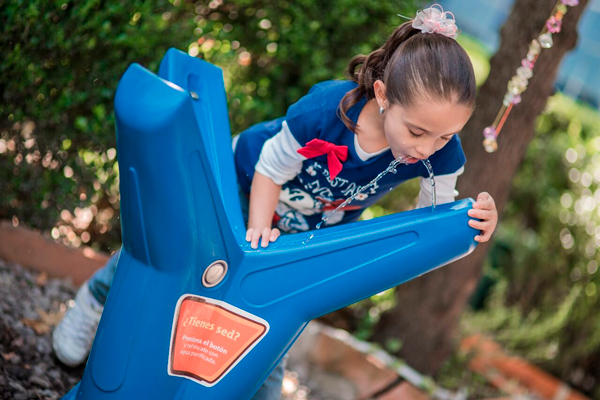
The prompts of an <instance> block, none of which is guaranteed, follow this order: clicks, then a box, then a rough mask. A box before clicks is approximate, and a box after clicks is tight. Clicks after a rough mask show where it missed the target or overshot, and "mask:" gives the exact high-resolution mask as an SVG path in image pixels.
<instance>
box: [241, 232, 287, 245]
mask: <svg viewBox="0 0 600 400" xmlns="http://www.w3.org/2000/svg"><path fill="white" fill-rule="evenodd" d="M279 235H281V233H280V232H279V229H277V228H273V229H271V228H262V229H261V228H248V230H247V231H246V241H247V242H252V243H250V247H252V248H253V249H257V248H258V241H259V240H260V238H261V237H262V242H261V246H262V247H267V246H268V245H269V242H274V241H276V240H277V238H278V237H279Z"/></svg>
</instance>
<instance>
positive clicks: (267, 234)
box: [261, 228, 271, 247]
mask: <svg viewBox="0 0 600 400" xmlns="http://www.w3.org/2000/svg"><path fill="white" fill-rule="evenodd" d="M270 236H271V228H265V229H263V231H262V242H261V246H262V247H267V246H268V245H269V237H270Z"/></svg>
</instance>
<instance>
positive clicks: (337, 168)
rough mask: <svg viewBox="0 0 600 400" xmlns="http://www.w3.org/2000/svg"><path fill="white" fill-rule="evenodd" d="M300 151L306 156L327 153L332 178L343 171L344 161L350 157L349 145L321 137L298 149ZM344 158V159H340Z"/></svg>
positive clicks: (310, 156)
mask: <svg viewBox="0 0 600 400" xmlns="http://www.w3.org/2000/svg"><path fill="white" fill-rule="evenodd" d="M298 153H300V154H302V155H303V156H304V157H306V158H313V157H317V156H320V155H323V154H327V167H328V168H329V175H330V176H331V179H335V177H336V176H338V174H339V173H340V172H341V171H342V162H343V161H346V159H347V158H348V146H337V145H335V144H333V143H329V142H326V141H325V140H321V139H313V140H311V141H310V142H308V143H306V146H304V147H301V148H299V149H298ZM340 160H342V161H340Z"/></svg>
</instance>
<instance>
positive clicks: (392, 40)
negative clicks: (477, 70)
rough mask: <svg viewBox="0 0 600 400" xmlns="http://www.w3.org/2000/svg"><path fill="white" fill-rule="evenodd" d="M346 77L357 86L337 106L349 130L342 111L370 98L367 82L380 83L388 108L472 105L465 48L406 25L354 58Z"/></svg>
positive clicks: (472, 86)
mask: <svg viewBox="0 0 600 400" xmlns="http://www.w3.org/2000/svg"><path fill="white" fill-rule="evenodd" d="M361 64H362V65H361ZM359 65H361V66H360V68H359V69H358V71H357V70H356V69H357V67H358V66H359ZM346 74H347V75H348V77H349V78H350V79H352V80H353V81H354V82H356V83H358V86H357V87H356V88H354V89H352V90H350V91H349V92H348V93H346V95H345V96H344V98H342V100H341V101H340V104H339V106H338V108H339V111H340V114H341V118H342V121H343V122H344V124H345V125H346V126H347V127H348V129H350V130H351V131H352V132H355V130H356V124H354V122H353V121H352V120H351V119H350V118H349V117H348V116H347V115H346V113H347V111H348V110H349V109H350V108H351V107H352V106H353V105H355V104H356V103H358V101H359V100H360V99H361V98H362V96H366V98H367V100H371V99H372V98H374V97H375V92H374V90H373V83H375V81H376V80H378V79H380V80H382V81H383V82H384V83H385V87H386V97H387V99H388V100H389V101H390V103H391V104H399V105H401V106H404V107H410V106H411V105H413V104H414V103H415V101H416V100H418V99H419V98H421V99H428V100H432V101H438V100H446V101H451V102H456V103H457V104H461V105H466V106H467V107H475V96H476V90H477V88H476V84H475V74H474V72H473V65H472V64H471V61H470V60H469V56H468V55H467V53H466V52H465V50H464V49H463V48H462V47H461V46H460V45H459V44H458V43H457V42H456V40H454V39H452V38H450V37H446V36H444V35H441V34H437V33H422V32H421V31H420V30H418V29H414V28H413V27H412V21H408V22H405V23H404V24H402V25H400V26H399V27H398V28H396V30H395V31H394V32H393V33H392V34H391V35H390V37H389V38H388V39H387V41H386V42H385V44H384V45H383V46H381V47H380V48H379V49H377V50H375V51H373V52H371V53H370V54H369V55H367V56H365V55H362V54H359V55H357V56H355V57H354V58H353V59H352V60H351V61H350V64H349V65H348V69H347V71H346Z"/></svg>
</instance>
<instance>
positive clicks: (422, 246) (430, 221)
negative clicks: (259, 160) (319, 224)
mask: <svg viewBox="0 0 600 400" xmlns="http://www.w3.org/2000/svg"><path fill="white" fill-rule="evenodd" d="M115 113H116V119H117V150H118V159H119V170H120V193H121V223H122V238H123V248H122V251H121V255H120V258H119V260H118V264H117V265H118V268H117V271H116V274H115V277H114V279H113V283H112V287H111V290H110V294H109V296H108V299H107V303H106V305H105V308H104V314H103V315H102V319H101V321H100V325H99V327H98V331H97V334H96V337H95V340H94V344H93V347H92V350H91V353H90V357H89V359H88V362H87V365H86V368H85V371H84V374H83V378H82V380H81V382H80V383H79V384H77V385H76V386H75V387H74V388H73V389H72V390H71V391H70V392H69V393H67V395H66V396H65V397H64V398H65V399H108V398H110V399H160V400H165V399H174V400H175V399H177V400H179V399H194V400H198V399H202V400H217V399H218V400H238V399H240V400H244V399H249V398H251V397H252V396H253V394H254V393H255V392H256V391H257V390H258V388H259V387H260V385H261V384H262V383H263V382H264V380H265V379H266V378H267V377H268V376H269V374H270V373H271V371H272V370H273V368H275V366H276V365H277V363H278V362H279V361H280V360H281V358H282V357H283V355H284V354H285V353H286V351H287V350H288V349H289V348H290V347H291V346H292V344H293V343H294V341H295V340H296V339H297V338H298V336H299V335H300V334H301V333H302V330H303V329H304V328H305V326H306V325H307V324H308V322H309V321H310V320H312V319H314V318H317V317H319V316H321V315H323V314H326V313H329V312H331V311H334V310H337V309H339V308H342V307H345V306H347V305H349V304H352V303H354V302H357V301H359V300H362V299H364V298H366V297H369V296H371V295H373V294H375V293H379V292H381V291H383V290H386V289H388V288H391V287H394V286H397V285H400V284H402V283H403V282H406V281H408V280H410V279H412V278H415V277H417V276H420V275H422V274H424V273H426V272H429V271H431V270H433V269H435V268H439V267H441V266H443V265H446V264H448V263H450V262H452V261H453V260H456V259H458V258H461V257H463V256H465V255H467V254H468V253H470V252H471V251H472V250H473V249H474V248H475V246H476V242H475V241H474V240H473V238H474V236H475V235H476V234H477V233H478V231H476V230H475V229H473V228H471V227H469V226H468V223H467V222H468V220H469V217H468V215H467V211H468V210H469V209H470V208H471V205H472V203H473V200H472V199H464V200H460V201H456V202H453V203H449V204H443V205H438V206H437V207H436V208H435V211H433V210H432V209H431V208H423V209H418V210H412V211H407V212H403V213H397V214H394V215H389V216H385V217H380V218H376V219H372V220H368V221H359V222H352V223H348V224H344V225H340V226H333V227H328V228H326V229H320V230H315V231H312V232H310V234H312V235H313V236H312V238H311V240H310V241H309V242H307V243H306V244H303V242H305V241H306V240H305V239H306V235H307V233H298V234H290V235H285V236H282V237H280V238H279V239H278V240H277V241H276V242H274V243H271V244H270V245H269V247H268V248H264V249H263V248H259V249H256V250H255V249H252V248H251V247H250V244H249V243H247V242H246V241H245V226H244V221H243V218H242V213H241V207H240V202H239V198H238V189H237V182H236V173H235V168H234V161H233V154H232V150H231V132H230V127H229V118H228V110H227V101H226V95H225V87H224V81H223V73H222V70H221V69H220V68H218V67H216V66H214V65H211V64H210V63H208V62H205V61H203V60H200V59H198V58H194V57H190V56H189V55H187V54H186V53H184V52H181V51H178V50H175V49H170V50H169V51H168V52H167V54H166V55H165V57H164V59H163V60H162V63H161V65H160V68H159V71H158V76H157V75H156V74H154V73H152V72H150V71H149V70H147V69H145V68H144V67H142V66H140V65H139V64H132V65H131V66H130V67H129V68H128V69H127V71H126V72H125V74H124V75H123V76H122V78H121V81H120V83H119V86H118V89H117V93H116V98H115ZM401 306H402V305H399V307H401Z"/></svg>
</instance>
